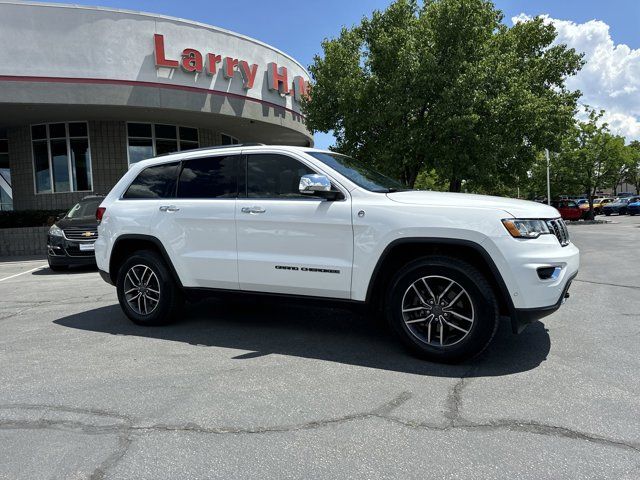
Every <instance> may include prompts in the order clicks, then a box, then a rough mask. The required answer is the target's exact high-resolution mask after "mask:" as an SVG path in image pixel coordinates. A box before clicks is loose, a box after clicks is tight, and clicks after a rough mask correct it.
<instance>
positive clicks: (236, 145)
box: [153, 143, 266, 158]
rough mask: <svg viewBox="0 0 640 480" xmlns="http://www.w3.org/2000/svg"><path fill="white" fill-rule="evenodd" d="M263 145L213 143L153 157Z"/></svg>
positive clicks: (260, 144) (259, 145)
mask: <svg viewBox="0 0 640 480" xmlns="http://www.w3.org/2000/svg"><path fill="white" fill-rule="evenodd" d="M265 145H266V144H264V143H236V144H234V145H214V146H212V147H200V148H192V149H189V150H180V151H179V152H167V153H161V154H160V155H156V156H155V157H153V158H160V157H166V156H167V155H175V154H176V153H189V152H202V151H205V150H223V149H225V148H237V147H264V146H265Z"/></svg>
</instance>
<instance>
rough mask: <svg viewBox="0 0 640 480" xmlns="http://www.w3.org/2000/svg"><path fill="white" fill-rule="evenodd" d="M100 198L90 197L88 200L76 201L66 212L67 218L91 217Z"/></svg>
mask: <svg viewBox="0 0 640 480" xmlns="http://www.w3.org/2000/svg"><path fill="white" fill-rule="evenodd" d="M102 200H103V199H102V198H91V199H88V200H81V201H80V202H78V203H76V204H75V205H74V206H73V207H71V210H69V211H68V212H67V215H66V217H67V218H80V217H93V216H95V214H96V210H97V209H98V207H99V206H100V203H101V202H102Z"/></svg>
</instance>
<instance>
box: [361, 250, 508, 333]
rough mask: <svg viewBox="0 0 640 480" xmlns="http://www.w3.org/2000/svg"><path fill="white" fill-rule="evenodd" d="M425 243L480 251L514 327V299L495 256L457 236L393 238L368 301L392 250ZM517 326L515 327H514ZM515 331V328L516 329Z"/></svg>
mask: <svg viewBox="0 0 640 480" xmlns="http://www.w3.org/2000/svg"><path fill="white" fill-rule="evenodd" d="M409 243H411V244H424V245H431V246H434V245H444V246H453V247H467V248H471V249H473V250H474V251H475V252H476V253H478V254H479V255H480V256H481V257H482V259H483V260H484V261H485V263H486V264H487V265H488V267H489V270H490V272H491V274H492V275H493V277H494V280H495V282H496V286H497V288H498V292H499V293H500V295H502V298H503V299H504V301H505V303H506V305H507V309H508V311H509V316H510V317H511V319H512V327H514V325H513V321H514V320H513V319H515V318H516V316H517V315H516V308H515V306H514V304H513V300H512V299H511V294H510V293H509V289H508V288H507V285H506V283H505V282H504V279H503V278H502V274H501V273H500V270H498V267H497V266H496V264H495V262H494V261H493V258H492V257H491V255H490V254H489V252H487V250H486V249H485V248H484V247H483V246H482V245H480V244H479V243H477V242H473V241H471V240H463V239H457V238H446V237H429V238H424V237H407V238H399V239H396V240H393V241H392V242H391V243H389V244H388V245H387V246H386V247H385V249H384V250H383V251H382V254H381V255H380V258H379V259H378V262H377V263H376V266H375V267H374V269H373V273H372V274H371V279H370V281H369V285H368V287H367V296H366V302H367V303H369V302H370V301H371V300H372V295H373V290H374V288H375V285H376V283H377V281H378V275H379V273H380V269H381V268H382V265H384V262H385V260H386V258H387V256H388V255H389V254H390V253H391V251H392V250H393V249H395V248H396V247H398V246H400V245H403V244H409ZM514 328H515V327H514ZM514 332H515V329H514Z"/></svg>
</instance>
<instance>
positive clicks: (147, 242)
mask: <svg viewBox="0 0 640 480" xmlns="http://www.w3.org/2000/svg"><path fill="white" fill-rule="evenodd" d="M137 250H152V251H155V252H156V253H158V254H159V255H160V256H161V257H162V259H163V260H164V261H165V263H166V265H167V268H168V269H169V271H170V272H171V275H172V276H173V279H174V280H175V282H176V284H177V285H179V286H180V288H182V282H181V281H180V277H179V276H178V272H177V271H176V269H175V267H174V266H173V263H172V262H171V258H170V257H169V254H168V253H167V251H166V250H165V248H164V246H163V245H162V242H161V241H160V240H159V239H158V238H156V237H154V236H152V235H142V234H124V235H120V236H119V237H118V238H117V239H116V241H115V242H114V244H113V247H112V249H111V255H110V256H109V278H110V279H111V282H112V283H113V284H114V285H115V283H116V281H117V276H118V270H119V269H120V265H122V263H123V262H124V261H125V259H126V258H127V255H128V254H131V253H133V252H135V251H137Z"/></svg>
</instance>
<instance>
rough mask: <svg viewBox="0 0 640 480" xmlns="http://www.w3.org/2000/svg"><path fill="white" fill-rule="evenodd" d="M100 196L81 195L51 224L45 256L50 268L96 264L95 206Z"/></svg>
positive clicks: (63, 268)
mask: <svg viewBox="0 0 640 480" xmlns="http://www.w3.org/2000/svg"><path fill="white" fill-rule="evenodd" d="M102 200H104V196H102V195H91V196H87V197H84V198H83V199H82V200H80V201H79V202H78V203H76V204H75V205H74V206H73V207H71V209H70V210H69V211H68V212H67V213H66V214H65V215H64V216H63V217H62V218H60V219H58V220H56V222H55V223H54V224H53V225H52V226H51V228H50V229H49V234H48V235H47V260H48V261H49V267H50V268H51V270H54V271H60V270H65V269H66V268H67V267H69V266H71V265H91V264H95V262H96V258H95V255H94V251H93V246H94V242H95V241H96V238H97V237H98V221H97V220H96V209H97V208H98V206H99V205H100V202H102Z"/></svg>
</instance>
